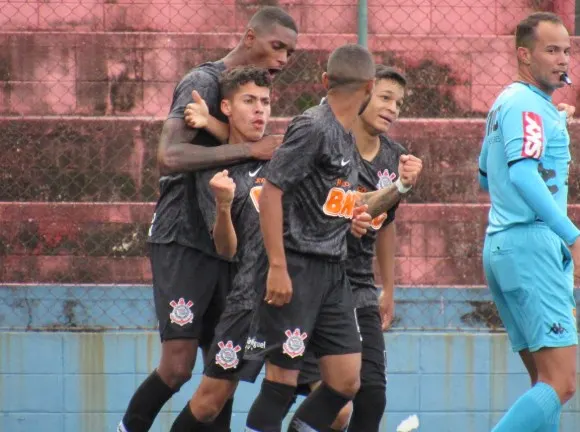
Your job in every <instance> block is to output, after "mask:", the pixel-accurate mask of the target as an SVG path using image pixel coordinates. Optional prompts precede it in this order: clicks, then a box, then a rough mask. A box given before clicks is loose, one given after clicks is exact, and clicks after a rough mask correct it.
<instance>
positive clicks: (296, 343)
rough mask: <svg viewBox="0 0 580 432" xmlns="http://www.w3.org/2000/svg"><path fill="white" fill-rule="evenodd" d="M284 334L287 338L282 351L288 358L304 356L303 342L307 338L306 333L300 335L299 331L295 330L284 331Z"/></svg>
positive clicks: (304, 347)
mask: <svg viewBox="0 0 580 432" xmlns="http://www.w3.org/2000/svg"><path fill="white" fill-rule="evenodd" d="M284 334H285V335H286V336H287V337H288V339H286V342H284V345H282V351H283V352H284V354H286V355H287V356H289V357H292V358H295V357H299V356H301V355H303V354H304V350H305V349H306V346H305V345H304V340H305V339H306V338H307V337H308V335H307V334H306V333H302V332H301V331H300V329H295V330H294V332H292V331H291V330H286V331H285V332H284Z"/></svg>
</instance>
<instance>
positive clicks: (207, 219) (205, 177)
mask: <svg viewBox="0 0 580 432" xmlns="http://www.w3.org/2000/svg"><path fill="white" fill-rule="evenodd" d="M218 171H220V170H215V169H212V170H205V171H200V172H198V173H196V174H195V187H196V191H197V202H198V204H199V209H200V211H201V215H202V217H203V221H204V223H205V227H206V228H207V231H208V232H209V233H210V234H211V233H212V231H213V226H214V224H215V220H216V206H215V198H214V196H213V192H212V191H211V189H210V187H209V181H210V180H211V179H212V177H213V176H214V175H215V174H216V173H217V172H218Z"/></svg>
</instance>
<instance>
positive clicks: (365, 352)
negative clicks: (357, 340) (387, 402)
mask: <svg viewBox="0 0 580 432" xmlns="http://www.w3.org/2000/svg"><path fill="white" fill-rule="evenodd" d="M356 316H357V321H358V325H359V328H360V334H361V337H362V364H361V373H360V376H361V386H381V387H383V386H386V383H387V378H386V349H385V338H384V335H383V330H382V327H381V316H380V312H379V308H378V306H368V307H364V308H358V309H357V310H356Z"/></svg>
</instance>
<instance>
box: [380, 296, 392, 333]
mask: <svg viewBox="0 0 580 432" xmlns="http://www.w3.org/2000/svg"><path fill="white" fill-rule="evenodd" d="M379 310H380V313H381V326H382V329H383V331H386V330H388V329H389V327H391V324H392V323H393V318H394V317H395V299H394V298H393V297H392V296H386V295H385V292H384V291H381V295H380V296H379Z"/></svg>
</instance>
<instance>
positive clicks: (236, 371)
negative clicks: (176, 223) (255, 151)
mask: <svg viewBox="0 0 580 432" xmlns="http://www.w3.org/2000/svg"><path fill="white" fill-rule="evenodd" d="M271 84H272V82H271V79H270V75H269V73H268V71H267V70H265V69H259V68H255V67H240V68H234V69H231V70H229V71H227V72H225V73H224V75H223V76H222V78H221V79H220V87H221V95H222V97H223V100H222V102H221V110H222V112H223V113H224V114H225V115H226V117H227V118H228V125H229V129H228V130H227V131H223V130H222V127H221V126H220V125H219V124H214V125H211V122H212V120H209V116H208V113H205V117H204V122H205V123H204V124H202V122H201V120H200V118H199V117H197V118H196V123H197V127H207V129H208V130H209V131H210V132H211V133H213V134H215V135H220V134H221V135H228V136H229V138H228V144H232V145H243V143H246V142H258V141H259V140H260V139H261V138H262V137H263V135H264V131H265V128H266V124H267V122H268V120H269V117H270V88H271ZM197 103H203V100H200V99H198V100H197ZM207 123H210V124H209V125H208V124H207ZM188 124H189V123H188ZM216 125H217V128H216ZM266 169H267V161H260V160H255V161H248V162H245V163H241V164H237V165H232V166H229V167H228V169H227V170H222V169H212V170H206V171H201V172H199V173H198V174H197V182H196V183H197V191H198V200H199V205H200V209H201V211H202V213H203V215H204V221H205V223H206V226H207V228H208V230H209V232H211V234H212V238H213V241H214V244H215V247H216V250H217V252H218V253H219V254H220V255H221V256H223V257H225V258H227V259H233V258H234V256H235V258H236V264H237V269H236V272H235V275H234V277H233V282H232V289H231V291H230V293H229V295H228V297H227V303H226V308H225V311H224V312H223V314H222V317H221V319H220V322H219V324H218V326H217V328H216V331H215V336H214V340H213V342H212V344H211V347H210V350H209V352H208V362H207V364H206V367H205V371H204V376H203V377H202V380H201V383H200V385H199V387H198V388H197V390H196V392H195V394H194V395H193V398H192V399H191V401H190V402H189V403H188V404H187V405H186V407H185V408H184V409H183V411H182V412H181V414H180V415H179V416H178V417H177V419H176V420H175V422H174V424H173V427H172V429H171V431H172V432H181V431H183V432H195V431H202V430H207V429H204V427H205V426H206V425H208V424H210V423H211V422H212V421H213V420H214V419H215V418H216V417H217V416H218V415H219V413H220V412H221V411H222V409H223V407H224V405H225V404H226V402H227V401H228V400H229V399H230V398H231V396H232V395H233V393H234V391H235V389H236V387H237V383H238V381H239V376H240V374H241V373H244V367H245V368H246V369H247V368H248V367H249V368H250V370H251V367H252V366H253V365H255V366H256V367H257V371H256V372H259V371H260V369H261V367H262V364H261V363H257V362H254V363H253V365H252V363H251V362H246V361H244V360H243V359H242V355H243V349H244V347H245V344H246V339H247V337H248V330H249V327H250V320H251V312H252V308H253V306H254V304H255V297H256V295H255V292H256V290H255V286H254V276H255V270H256V262H257V257H258V255H259V254H260V253H261V251H263V242H262V235H261V233H260V220H259V216H258V196H259V191H260V189H261V187H262V184H263V182H264V178H263V173H264V172H265V170H266ZM214 430H216V431H217V430H220V431H227V430H228V429H214Z"/></svg>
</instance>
